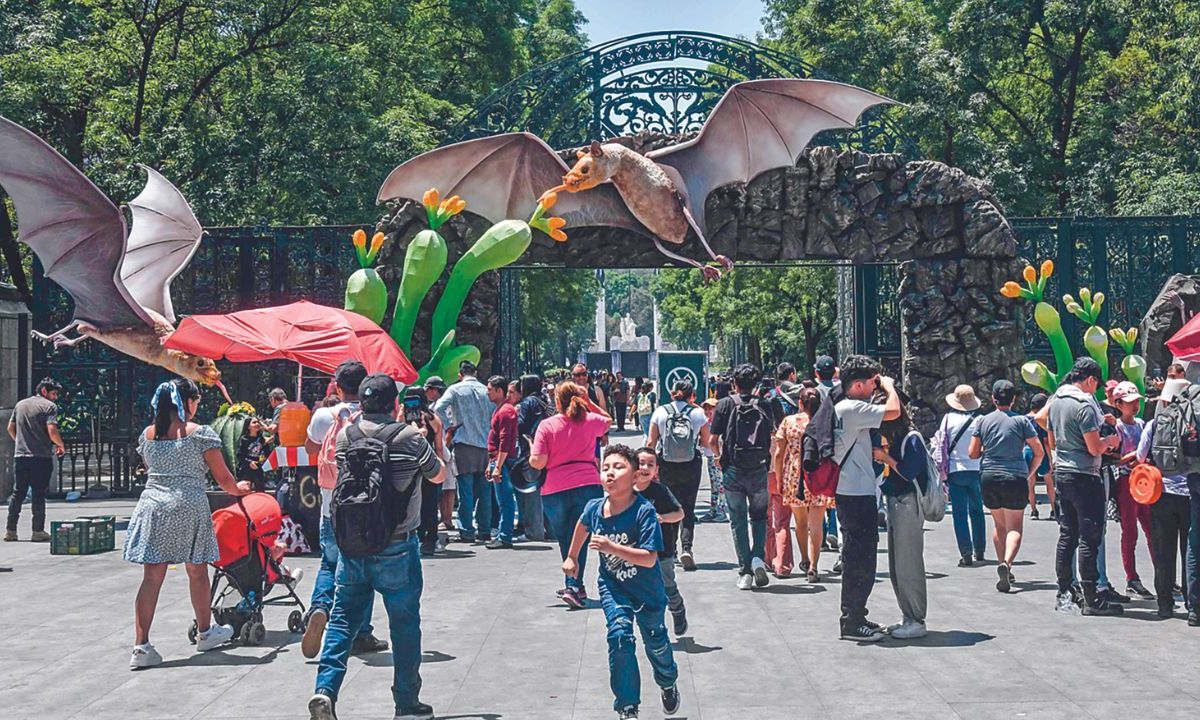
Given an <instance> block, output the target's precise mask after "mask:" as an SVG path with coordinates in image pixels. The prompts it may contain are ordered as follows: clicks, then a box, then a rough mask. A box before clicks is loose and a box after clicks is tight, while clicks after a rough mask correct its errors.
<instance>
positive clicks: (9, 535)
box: [4, 530, 17, 542]
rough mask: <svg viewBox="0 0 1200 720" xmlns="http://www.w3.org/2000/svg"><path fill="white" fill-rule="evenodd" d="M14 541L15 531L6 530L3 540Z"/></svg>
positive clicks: (15, 539)
mask: <svg viewBox="0 0 1200 720" xmlns="http://www.w3.org/2000/svg"><path fill="white" fill-rule="evenodd" d="M16 541H17V531H16V530H6V531H5V532H4V542H16Z"/></svg>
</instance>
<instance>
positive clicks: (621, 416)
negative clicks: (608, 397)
mask: <svg viewBox="0 0 1200 720" xmlns="http://www.w3.org/2000/svg"><path fill="white" fill-rule="evenodd" d="M613 409H614V410H615V411H616V413H617V432H625V412H626V411H627V410H628V409H629V403H613Z"/></svg>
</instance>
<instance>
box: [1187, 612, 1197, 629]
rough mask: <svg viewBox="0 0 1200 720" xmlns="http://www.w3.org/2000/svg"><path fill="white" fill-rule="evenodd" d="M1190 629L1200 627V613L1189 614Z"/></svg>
mask: <svg viewBox="0 0 1200 720" xmlns="http://www.w3.org/2000/svg"><path fill="white" fill-rule="evenodd" d="M1188 627H1200V613H1197V612H1196V611H1195V610H1192V611H1191V612H1189V613H1188Z"/></svg>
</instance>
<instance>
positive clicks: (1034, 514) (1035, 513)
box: [1029, 506, 1041, 520]
mask: <svg viewBox="0 0 1200 720" xmlns="http://www.w3.org/2000/svg"><path fill="white" fill-rule="evenodd" d="M1040 517H1041V516H1040V515H1038V509H1037V506H1034V507H1032V508H1030V509H1029V519H1030V520H1037V519H1039V518H1040Z"/></svg>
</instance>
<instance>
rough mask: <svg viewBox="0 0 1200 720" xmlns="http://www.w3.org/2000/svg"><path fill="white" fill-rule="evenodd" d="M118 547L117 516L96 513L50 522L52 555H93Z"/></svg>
mask: <svg viewBox="0 0 1200 720" xmlns="http://www.w3.org/2000/svg"><path fill="white" fill-rule="evenodd" d="M115 548H116V518H115V517H113V516H112V515H94V516H85V517H80V518H76V519H74V520H65V521H56V522H51V523H50V554H51V555H91V554H93V553H100V552H106V551H108V550H113V549H115Z"/></svg>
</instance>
